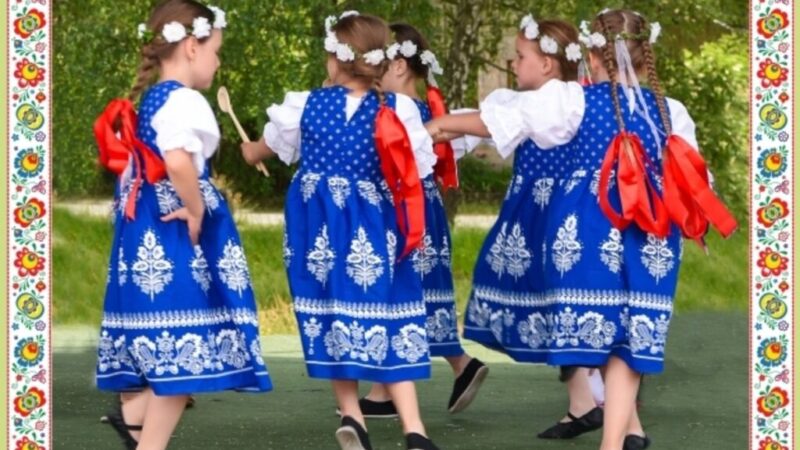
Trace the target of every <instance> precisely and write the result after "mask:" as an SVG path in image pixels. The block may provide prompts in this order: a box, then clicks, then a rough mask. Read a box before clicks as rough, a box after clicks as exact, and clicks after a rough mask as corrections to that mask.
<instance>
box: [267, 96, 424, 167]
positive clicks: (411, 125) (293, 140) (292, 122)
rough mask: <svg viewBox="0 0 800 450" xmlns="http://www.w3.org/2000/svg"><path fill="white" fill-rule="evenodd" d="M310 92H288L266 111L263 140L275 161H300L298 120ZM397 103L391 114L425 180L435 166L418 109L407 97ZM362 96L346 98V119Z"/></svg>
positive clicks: (288, 162) (348, 118)
mask: <svg viewBox="0 0 800 450" xmlns="http://www.w3.org/2000/svg"><path fill="white" fill-rule="evenodd" d="M309 95H310V92H308V91H305V92H289V93H287V94H286V97H285V98H284V100H283V103H281V104H273V105H272V106H270V107H269V108H267V116H268V117H269V122H267V124H266V125H265V126H264V140H265V141H266V143H267V145H268V146H269V148H271V149H272V151H274V152H275V153H277V155H278V158H280V160H281V161H283V162H284V163H286V164H292V163H295V162H297V161H298V160H299V159H300V120H301V119H302V117H303V110H304V109H305V106H306V102H307V101H308V96H309ZM396 96H397V102H396V107H395V113H396V114H397V117H398V118H399V119H400V121H401V122H402V123H403V125H405V127H406V132H407V133H408V137H409V140H410V141H411V148H412V149H413V151H414V158H415V159H416V163H417V171H418V172H419V176H420V178H425V177H427V176H428V175H430V174H432V173H433V166H434V165H435V164H436V155H435V154H434V153H433V140H432V139H431V136H430V135H429V134H428V131H427V130H426V129H425V126H424V125H423V123H422V118H421V116H420V114H419V109H417V105H416V104H415V103H414V100H412V99H411V98H410V97H408V96H406V95H403V94H396ZM363 98H364V97H353V96H350V95H348V96H347V102H346V104H345V116H346V117H347V120H350V118H351V117H353V114H355V113H356V110H357V109H358V106H359V105H360V104H361V101H362V100H363Z"/></svg>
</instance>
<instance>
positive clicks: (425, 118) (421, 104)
mask: <svg viewBox="0 0 800 450" xmlns="http://www.w3.org/2000/svg"><path fill="white" fill-rule="evenodd" d="M413 100H414V103H415V104H416V105H417V109H419V115H420V117H422V123H428V122H430V121H431V119H433V114H431V108H430V106H428V103H427V102H426V101H424V100H420V99H418V98H415V99H413Z"/></svg>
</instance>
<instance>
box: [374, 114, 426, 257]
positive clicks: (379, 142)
mask: <svg viewBox="0 0 800 450" xmlns="http://www.w3.org/2000/svg"><path fill="white" fill-rule="evenodd" d="M375 145H376V147H377V149H378V156H379V157H380V159H381V171H382V172H383V176H384V177H385V178H386V183H387V184H388V185H389V190H390V191H391V192H392V196H393V197H394V206H395V212H396V214H397V225H398V227H399V228H400V232H401V233H402V234H403V235H404V236H405V239H406V244H405V248H404V249H403V253H402V254H401V256H400V258H403V257H405V256H406V255H408V254H409V253H411V250H413V249H415V248H417V247H419V245H420V244H421V243H422V235H423V234H424V232H425V204H424V201H423V198H424V197H423V193H422V183H421V182H420V179H419V173H418V172H417V162H416V160H415V159H414V152H413V150H412V148H411V141H410V140H409V138H408V133H407V132H406V128H405V126H403V123H402V122H401V121H400V119H399V118H398V117H397V114H395V112H394V110H392V109H391V108H389V107H388V106H386V105H383V106H381V108H380V110H379V111H378V117H377V118H376V119H375Z"/></svg>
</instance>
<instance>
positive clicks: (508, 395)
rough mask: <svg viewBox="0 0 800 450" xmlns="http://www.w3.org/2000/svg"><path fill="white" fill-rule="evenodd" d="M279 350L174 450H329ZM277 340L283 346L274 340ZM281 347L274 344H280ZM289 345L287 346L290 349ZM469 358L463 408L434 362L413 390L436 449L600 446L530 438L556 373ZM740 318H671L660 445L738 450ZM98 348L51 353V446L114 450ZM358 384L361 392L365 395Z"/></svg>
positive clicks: (492, 356) (742, 428)
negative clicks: (477, 367)
mask: <svg viewBox="0 0 800 450" xmlns="http://www.w3.org/2000/svg"><path fill="white" fill-rule="evenodd" d="M286 342H289V343H291V342H294V344H293V345H295V349H294V350H295V351H296V346H297V338H296V337H293V339H292V338H284V337H271V336H267V337H266V338H265V342H264V347H265V352H266V355H265V359H266V360H267V364H268V366H269V369H270V371H271V373H272V378H273V382H274V384H275V386H276V390H275V391H274V392H271V393H268V394H236V393H228V392H226V393H218V394H205V395H201V396H198V398H197V400H198V401H197V406H196V407H195V408H194V409H193V410H189V411H187V412H186V414H185V415H184V417H183V420H182V422H181V424H180V425H179V426H178V428H177V430H176V433H175V437H174V439H173V441H172V445H171V446H170V448H171V449H223V448H239V449H267V450H269V449H298V450H319V449H337V448H338V447H337V446H336V443H335V441H334V439H333V432H334V430H335V428H336V426H337V424H338V419H337V418H336V416H335V415H334V409H335V405H334V401H333V395H332V393H331V390H330V385H329V384H328V383H327V382H325V381H321V380H311V379H309V378H308V377H307V375H306V373H305V366H304V365H303V362H302V359H300V358H298V357H287V356H286V355H287V354H292V351H287V349H286V348H279V349H276V348H275V347H280V346H285V345H286V344H285V343H286ZM280 343H284V344H280ZM278 344H280V345H278ZM289 345H292V344H289ZM467 351H468V352H469V353H471V354H474V355H476V356H478V357H480V358H481V359H485V360H486V361H488V362H489V363H490V366H491V374H490V375H489V378H488V379H487V381H486V384H485V385H484V387H483V389H482V391H481V393H480V395H479V396H478V398H477V399H476V400H475V402H474V403H473V404H472V405H471V406H470V407H469V409H467V410H466V411H465V412H463V413H460V414H458V415H450V414H448V413H447V412H446V408H445V405H446V403H447V399H448V397H449V395H450V388H451V383H452V373H451V371H450V369H449V367H448V366H447V365H446V364H445V363H443V362H442V360H441V359H436V360H435V362H434V371H433V372H434V373H433V378H432V379H431V380H429V381H426V382H422V383H419V385H418V391H419V397H420V404H421V408H422V411H423V417H424V419H425V422H426V424H427V427H428V432H429V433H430V435H431V436H432V437H433V438H434V439H435V440H436V442H437V444H438V445H439V446H440V447H441V448H443V449H476V450H477V449H530V448H552V449H596V448H597V447H598V445H599V439H600V433H599V432H595V433H591V434H589V435H584V436H581V437H580V438H578V439H575V440H573V441H542V440H538V439H536V433H538V432H539V431H541V430H543V429H544V428H546V427H548V426H549V425H551V424H552V423H553V422H554V421H556V420H558V419H559V418H560V417H561V416H562V415H563V413H564V412H565V410H566V399H565V394H564V388H563V386H562V385H561V384H560V383H558V381H556V370H555V369H553V368H549V367H544V366H531V365H520V364H513V363H510V362H509V360H508V359H507V358H505V357H503V356H501V355H498V354H497V353H493V352H490V351H488V350H485V349H483V348H481V347H479V346H476V345H467ZM746 351H747V317H746V316H745V315H744V314H736V313H684V314H679V315H677V316H676V317H675V319H674V320H673V324H672V327H671V329H670V338H669V342H668V345H667V364H666V370H665V372H664V374H663V375H659V376H654V377H648V378H647V379H646V380H645V384H644V391H643V393H642V399H643V403H644V404H643V407H642V410H641V415H642V420H643V422H644V424H645V430H647V432H648V434H649V435H650V436H651V437H652V439H653V442H654V447H655V448H659V449H685V448H704V449H730V448H743V447H744V446H745V445H746V440H747V418H746V417H747V369H746V366H747V353H746ZM94 364H95V349H94V348H91V347H87V346H83V347H73V348H72V349H70V350H68V351H58V349H57V350H56V352H55V354H54V372H55V377H54V380H53V381H54V383H53V384H54V388H53V389H54V393H53V395H54V400H55V401H54V403H53V413H54V417H55V429H54V447H55V448H58V449H59V450H69V449H89V448H105V449H113V448H122V446H121V445H120V444H119V442H118V440H117V437H116V435H115V434H114V432H113V431H112V430H111V427H109V426H108V425H102V424H100V423H99V421H98V419H99V417H100V415H102V413H103V412H105V411H106V410H107V409H108V408H109V407H110V405H111V404H112V399H113V395H112V394H109V393H101V392H98V391H97V390H96V389H95V388H94V385H93V374H94ZM363 389H366V385H364V386H362V390H363ZM368 425H369V428H370V435H371V438H372V443H373V445H374V446H375V448H376V449H389V448H394V449H397V448H404V445H403V444H402V433H401V430H400V425H399V422H397V421H395V420H384V421H381V420H372V421H370V422H369V424H368Z"/></svg>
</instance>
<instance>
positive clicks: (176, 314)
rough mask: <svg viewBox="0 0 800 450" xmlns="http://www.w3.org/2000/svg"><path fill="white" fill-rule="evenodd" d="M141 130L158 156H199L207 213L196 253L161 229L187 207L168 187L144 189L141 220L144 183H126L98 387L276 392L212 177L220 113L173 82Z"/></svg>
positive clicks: (183, 235) (162, 87)
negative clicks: (178, 152)
mask: <svg viewBox="0 0 800 450" xmlns="http://www.w3.org/2000/svg"><path fill="white" fill-rule="evenodd" d="M138 120H139V123H138V131H137V133H138V137H139V139H140V140H142V141H143V142H144V143H145V144H147V146H148V147H150V148H151V149H153V150H154V151H155V152H156V153H157V154H158V155H160V154H161V152H163V151H164V150H165V149H166V150H170V149H173V148H185V149H186V150H187V151H189V152H190V153H191V154H192V158H193V161H194V163H195V166H196V168H197V169H198V173H202V176H201V177H200V179H199V184H200V188H201V193H202V196H203V200H204V203H205V208H206V212H205V215H204V217H203V223H202V232H201V235H200V242H199V244H198V245H196V246H193V245H192V243H191V241H190V239H189V233H188V228H187V227H186V224H185V222H183V221H180V220H176V221H171V222H162V221H161V217H162V216H164V215H165V214H168V213H170V212H172V211H175V210H176V209H178V208H180V207H182V203H181V200H180V199H179V197H178V196H177V194H176V192H175V189H174V188H173V186H172V183H171V182H170V181H169V179H168V178H164V179H162V180H161V181H159V182H157V183H156V184H149V183H147V182H144V183H143V184H142V186H141V189H140V190H139V192H138V195H137V198H136V200H135V201H136V211H135V219H133V220H130V219H128V218H126V217H125V213H124V210H125V205H126V204H127V202H128V199H129V197H130V195H131V192H132V190H131V185H132V183H131V180H132V179H134V178H135V177H136V175H137V174H136V173H135V171H133V172H130V173H128V174H126V175H125V176H124V177H123V179H122V180H121V182H120V185H119V195H118V197H119V198H118V201H117V202H116V204H117V205H118V206H117V208H116V211H115V213H114V214H115V219H114V224H115V225H114V228H115V229H114V238H113V239H114V240H113V242H112V245H111V258H110V265H109V272H108V283H107V286H106V295H105V302H104V308H103V319H102V324H101V330H100V340H99V349H98V359H97V368H96V380H97V386H98V388H100V389H102V390H109V391H136V390H141V389H143V388H145V387H150V388H152V389H153V391H154V392H155V393H156V394H157V395H179V394H192V393H200V392H213V391H220V390H228V389H236V390H244V391H269V390H271V388H272V384H271V381H270V377H269V374H268V373H267V368H266V366H265V365H264V361H263V359H262V356H261V344H260V340H259V332H258V316H257V313H256V305H255V301H254V298H253V290H252V287H251V285H250V274H249V271H248V267H247V260H246V259H245V255H244V252H243V250H242V246H241V242H240V240H239V235H238V232H237V230H236V226H235V224H234V221H233V218H232V217H231V214H230V211H229V210H228V206H227V204H226V202H225V199H224V198H223V197H222V195H221V194H220V192H219V191H218V190H217V189H216V187H214V185H213V184H212V183H211V181H210V180H209V179H208V173H207V170H205V159H206V158H207V157H209V156H211V154H213V153H214V151H215V150H216V147H217V144H218V142H219V129H218V127H217V124H216V120H215V119H214V115H213V112H212V110H211V108H210V106H209V105H208V103H207V102H206V100H205V99H204V98H203V97H202V95H201V94H200V93H198V92H197V91H193V90H191V89H188V88H185V87H183V86H182V85H181V84H180V83H178V82H176V81H166V82H162V83H158V84H156V85H155V86H153V87H152V88H150V89H149V90H148V91H147V92H146V93H145V94H144V96H143V97H142V100H141V104H140V108H139V119H138ZM159 143H160V144H161V146H159V145H158V144H159ZM134 170H135V169H134Z"/></svg>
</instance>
